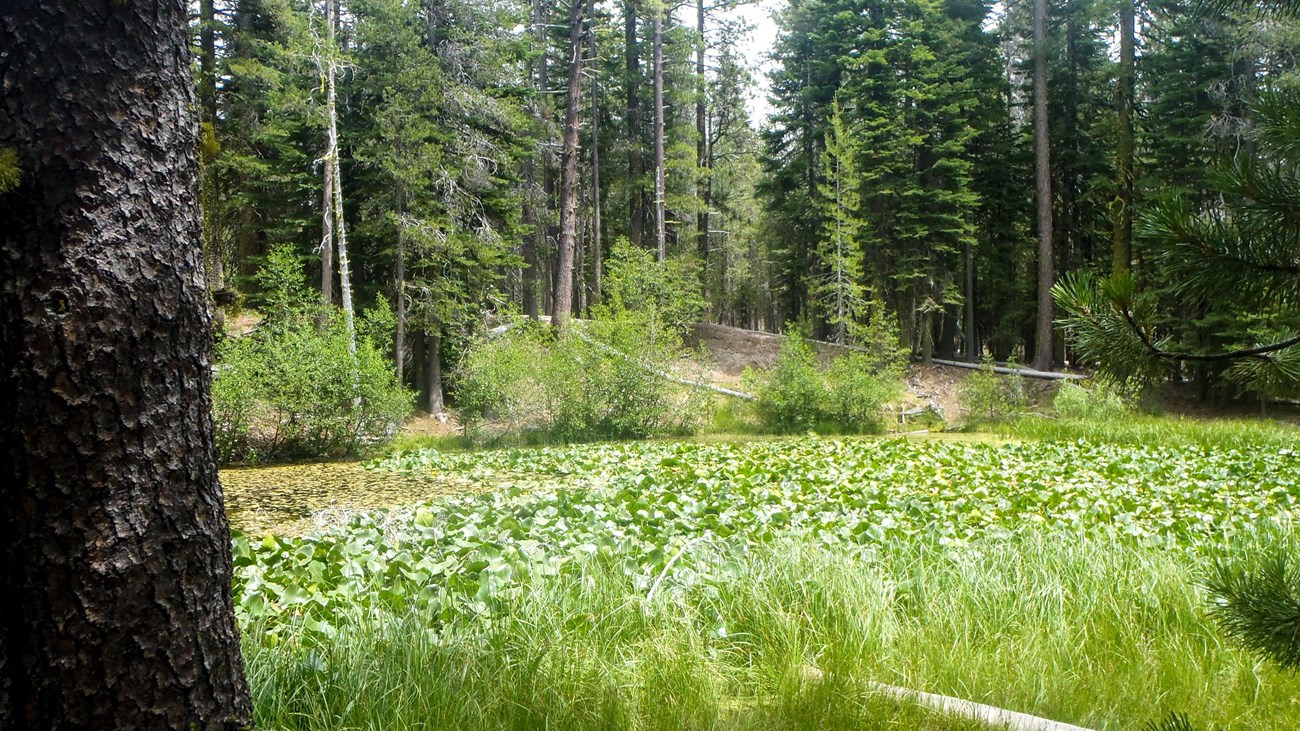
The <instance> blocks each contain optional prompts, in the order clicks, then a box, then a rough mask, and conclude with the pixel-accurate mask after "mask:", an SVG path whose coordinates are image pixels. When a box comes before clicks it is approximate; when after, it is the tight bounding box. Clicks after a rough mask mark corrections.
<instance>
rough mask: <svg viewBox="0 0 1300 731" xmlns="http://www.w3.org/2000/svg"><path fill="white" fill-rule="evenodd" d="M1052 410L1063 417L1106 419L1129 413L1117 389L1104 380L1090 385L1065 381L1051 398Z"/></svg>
mask: <svg viewBox="0 0 1300 731" xmlns="http://www.w3.org/2000/svg"><path fill="white" fill-rule="evenodd" d="M1052 410H1053V411H1055V412H1056V414H1057V416H1060V417H1062V418H1065V419H1084V420H1094V421H1107V420H1109V419H1114V418H1116V417H1120V416H1124V415H1126V414H1128V413H1129V408H1128V405H1127V404H1125V403H1124V399H1123V398H1122V397H1121V396H1120V394H1119V391H1118V390H1116V389H1115V387H1114V386H1111V385H1110V384H1108V383H1105V382H1100V381H1098V382H1094V383H1092V385H1091V386H1083V385H1081V384H1078V383H1073V382H1070V381H1066V382H1065V383H1062V384H1061V388H1060V389H1059V390H1057V392H1056V396H1055V397H1054V398H1053V399H1052Z"/></svg>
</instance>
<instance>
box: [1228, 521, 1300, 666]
mask: <svg viewBox="0 0 1300 731" xmlns="http://www.w3.org/2000/svg"><path fill="white" fill-rule="evenodd" d="M1296 549H1297V547H1296V546H1294V545H1292V546H1288V547H1287V550H1283V549H1275V550H1272V551H1270V552H1268V553H1264V554H1256V555H1246V556H1239V557H1236V558H1234V559H1232V560H1224V561H1220V562H1219V563H1217V564H1216V565H1215V566H1214V569H1213V570H1212V571H1211V572H1210V575H1209V577H1208V578H1207V580H1206V582H1205V587H1206V590H1207V591H1209V593H1210V596H1211V610H1212V613H1213V615H1214V618H1215V619H1216V620H1217V621H1218V623H1219V626H1220V627H1221V628H1222V629H1223V631H1224V632H1225V633H1226V634H1227V635H1228V636H1229V637H1232V638H1233V639H1235V640H1237V641H1238V642H1239V643H1241V644H1242V645H1243V646H1245V647H1246V648H1248V649H1249V650H1251V651H1252V652H1254V653H1256V654H1258V655H1260V656H1261V657H1265V658H1268V659H1269V660H1272V661H1273V662H1275V663H1277V664H1278V665H1279V666H1281V667H1283V668H1286V669H1290V670H1296V669H1300V568H1298V567H1297V565H1296V559H1295V556H1296Z"/></svg>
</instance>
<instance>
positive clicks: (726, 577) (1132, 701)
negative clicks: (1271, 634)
mask: <svg viewBox="0 0 1300 731" xmlns="http://www.w3.org/2000/svg"><path fill="white" fill-rule="evenodd" d="M1274 540H1275V541H1276V540H1283V539H1274ZM1284 540H1286V541H1287V542H1288V545H1289V546H1290V547H1292V548H1294V547H1296V545H1297V544H1300V540H1297V539H1296V537H1295V536H1291V537H1288V538H1286V539H1284ZM692 550H699V551H706V552H707V550H708V548H707V544H698V545H697V547H696V548H694V549H692ZM1239 550H1254V549H1253V548H1251V547H1244V548H1241V549H1239ZM1207 560H1209V559H1207V558H1199V557H1195V556H1192V555H1190V554H1185V553H1182V552H1168V551H1162V550H1157V549H1151V548H1137V547H1134V546H1132V545H1129V544H1123V543H1119V542H1114V541H1110V540H1106V539H1082V538H1077V537H1076V538H1067V537H1064V536H1043V537H1038V538H1029V539H1016V540H996V541H994V540H989V541H984V542H981V543H977V544H973V545H971V546H967V547H965V548H946V547H941V546H938V545H936V544H933V543H928V542H899V543H895V544H891V545H889V546H888V547H886V548H884V549H877V550H875V551H873V552H872V553H870V554H856V555H845V554H843V553H842V551H838V550H837V551H831V550H828V549H826V548H823V547H821V546H818V545H815V544H813V543H810V542H799V541H793V540H791V541H786V542H783V543H779V544H777V545H775V546H772V547H770V548H766V549H763V550H762V551H761V552H758V553H755V554H753V555H750V556H749V557H747V558H746V559H744V560H743V561H741V562H739V563H737V564H733V565H730V566H727V567H724V570H721V571H715V572H713V574H714V575H715V578H711V579H707V580H700V581H697V582H695V583H692V584H689V585H685V586H678V585H675V584H673V583H672V581H671V580H670V581H669V582H665V584H664V586H663V588H662V589H661V590H660V592H659V593H658V594H656V595H655V596H654V597H653V598H651V599H650V600H647V598H646V597H645V596H644V595H643V594H641V593H638V592H636V591H635V590H634V589H633V588H632V586H631V585H630V583H628V581H627V580H626V579H625V578H623V575H622V573H621V572H620V571H618V570H617V567H614V566H610V565H606V564H603V563H601V562H600V561H599V560H596V561H592V562H591V563H589V564H586V565H584V566H583V567H582V570H581V571H579V572H571V573H569V574H567V575H562V576H559V577H554V578H551V579H548V580H544V581H539V582H536V583H535V584H533V585H532V587H531V588H530V590H529V592H528V593H527V594H526V595H525V596H524V597H522V598H521V599H519V600H518V601H517V603H516V604H515V605H514V606H512V607H511V608H510V610H509V611H507V612H504V613H502V614H500V615H498V616H496V617H493V618H481V619H477V620H469V621H464V622H458V623H455V624H451V625H443V626H439V625H438V624H437V623H436V622H433V621H431V620H429V619H428V618H425V617H421V616H418V615H406V616H401V617H397V618H390V619H379V618H356V619H355V620H354V621H352V622H347V623H344V628H343V629H342V630H341V631H340V634H339V635H338V636H337V637H334V638H333V639H331V640H330V641H327V642H311V641H304V640H295V639H289V640H284V639H276V638H272V637H269V636H267V635H265V634H263V633H260V632H259V631H258V628H257V627H248V628H246V631H245V633H244V636H245V645H246V647H245V656H246V659H247V664H248V671H249V677H250V682H251V683H252V686H253V690H254V694H255V707H256V715H257V723H258V725H259V726H260V727H261V728H270V729H274V728H293V729H409V728H430V729H435V728H446V729H489V728H490V729H502V728H509V729H532V728H547V729H574V730H578V729H707V728H735V729H778V728H780V729H786V728H792V729H855V730H859V729H935V730H936V731H938V730H943V729H970V728H976V727H975V726H973V725H971V724H969V723H967V722H962V721H957V720H953V719H949V718H944V717H941V716H938V715H936V714H935V713H934V712H932V711H927V710H923V709H919V708H915V707H911V706H909V705H907V704H900V703H898V702H896V701H893V700H889V699H887V698H886V697H884V696H882V695H879V694H876V693H874V692H873V691H872V688H871V685H870V681H879V682H884V683H890V684H895V685H902V686H906V687H909V688H913V689H918V690H926V691H930V692H937V693H944V694H949V695H956V696H961V697H965V698H970V699H973V700H977V701H982V702H986V703H991V704H994V705H998V706H1002V707H1008V708H1013V709H1016V710H1020V711H1025V712H1030V713H1035V714H1038V715H1043V716H1047V717H1050V718H1054V719H1057V720H1062V721H1068V722H1071V723H1076V724H1079V725H1082V726H1086V727H1094V728H1099V729H1136V728H1138V727H1140V726H1141V725H1142V724H1143V723H1145V722H1146V721H1148V720H1151V719H1155V718H1158V717H1161V716H1163V715H1164V714H1165V713H1166V712H1168V711H1171V710H1179V711H1183V712H1185V713H1187V714H1188V715H1189V717H1190V718H1191V720H1192V721H1193V723H1194V724H1195V726H1196V727H1197V728H1203V729H1211V728H1214V729H1242V730H1248V729H1261V730H1262V729H1277V728H1289V727H1294V726H1295V724H1296V719H1297V717H1300V711H1297V708H1296V705H1295V698H1297V697H1300V678H1297V677H1295V676H1294V675H1287V674H1283V673H1281V672H1279V671H1276V670H1273V669H1272V668H1271V667H1269V666H1267V665H1263V664H1260V663H1259V662H1257V661H1256V660H1255V659H1253V658H1252V657H1251V656H1249V655H1248V654H1246V653H1244V652H1242V651H1240V650H1238V649H1236V648H1235V647H1232V646H1231V645H1229V644H1227V643H1226V642H1225V640H1223V639H1222V638H1221V636H1220V634H1219V633H1218V632H1217V631H1216V630H1215V628H1214V627H1213V625H1212V624H1211V622H1210V621H1209V620H1208V619H1207V617H1206V614H1205V606H1204V599H1203V597H1202V595H1201V592H1200V591H1199V590H1198V589H1197V588H1196V583H1197V579H1198V577H1199V576H1200V575H1201V571H1202V570H1203V568H1204V562H1205V561H1207Z"/></svg>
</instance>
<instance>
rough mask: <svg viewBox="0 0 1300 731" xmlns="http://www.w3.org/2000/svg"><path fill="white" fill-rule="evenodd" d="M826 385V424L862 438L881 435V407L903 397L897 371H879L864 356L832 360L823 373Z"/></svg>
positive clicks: (873, 360) (883, 412) (883, 417)
mask: <svg viewBox="0 0 1300 731" xmlns="http://www.w3.org/2000/svg"><path fill="white" fill-rule="evenodd" d="M826 382H827V386H828V394H827V395H828V401H829V403H828V409H827V412H828V413H827V415H828V416H829V418H830V421H831V422H833V423H835V424H837V425H839V426H840V427H841V429H843V430H847V431H853V432H860V433H864V434H866V433H871V434H874V433H879V432H882V431H884V429H885V406H886V405H887V404H889V403H891V402H894V401H897V400H898V399H899V398H900V397H901V396H902V395H903V381H902V373H901V370H899V369H896V368H893V367H888V368H885V369H883V370H882V369H880V368H879V367H878V364H877V363H876V360H875V359H874V358H872V356H870V355H869V354H867V353H858V352H852V353H849V354H847V355H843V356H840V357H838V358H836V359H835V360H834V361H832V362H831V365H830V368H829V369H827V371H826Z"/></svg>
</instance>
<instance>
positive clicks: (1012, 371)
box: [930, 358, 1086, 381]
mask: <svg viewBox="0 0 1300 731" xmlns="http://www.w3.org/2000/svg"><path fill="white" fill-rule="evenodd" d="M930 362H931V363H936V364H938V365H943V366H952V367H953V368H968V369H970V370H973V371H978V370H980V369H983V368H989V366H987V365H984V364H983V363H967V362H964V361H960V360H939V359H938V358H932V359H930ZM992 370H993V372H994V373H1005V374H1007V375H1011V376H1024V377H1025V378H1041V379H1043V380H1048V381H1082V380H1084V379H1085V378H1086V377H1085V376H1081V375H1079V374H1078V373H1057V372H1056V371H1036V370H1034V369H1032V368H1008V367H1006V366H992Z"/></svg>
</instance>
